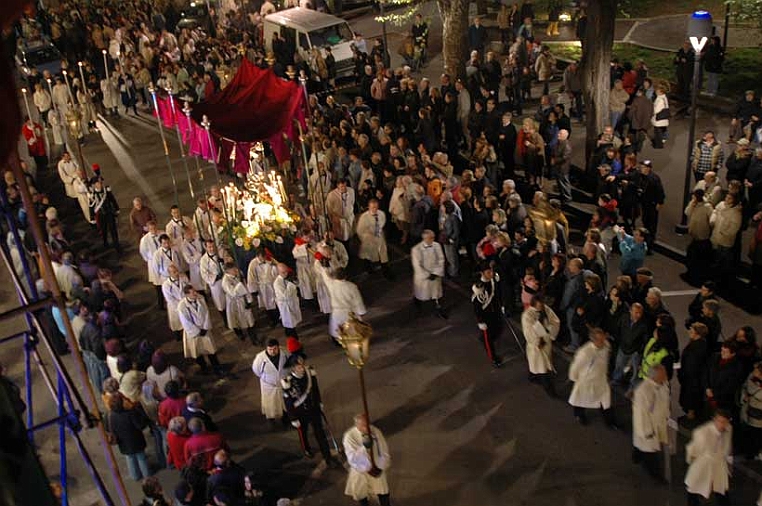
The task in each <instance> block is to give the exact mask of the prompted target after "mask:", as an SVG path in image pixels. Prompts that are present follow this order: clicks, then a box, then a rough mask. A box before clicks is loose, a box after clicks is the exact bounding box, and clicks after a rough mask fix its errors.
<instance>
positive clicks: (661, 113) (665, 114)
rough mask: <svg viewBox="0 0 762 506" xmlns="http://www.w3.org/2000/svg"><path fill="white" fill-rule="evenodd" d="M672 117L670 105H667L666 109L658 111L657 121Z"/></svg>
mask: <svg viewBox="0 0 762 506" xmlns="http://www.w3.org/2000/svg"><path fill="white" fill-rule="evenodd" d="M671 117H672V113H671V112H669V107H665V108H664V109H662V110H661V111H659V112H657V113H656V121H661V120H664V119H670V118H671Z"/></svg>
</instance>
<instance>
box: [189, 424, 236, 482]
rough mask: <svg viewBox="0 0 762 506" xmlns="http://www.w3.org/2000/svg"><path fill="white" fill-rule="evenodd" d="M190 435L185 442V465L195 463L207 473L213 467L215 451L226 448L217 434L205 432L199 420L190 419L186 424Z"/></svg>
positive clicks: (204, 427)
mask: <svg viewBox="0 0 762 506" xmlns="http://www.w3.org/2000/svg"><path fill="white" fill-rule="evenodd" d="M188 430H189V431H190V433H191V436H190V438H189V439H188V441H186V442H185V463H186V464H190V463H191V462H195V463H197V464H198V466H199V467H201V468H202V469H205V470H207V471H209V470H211V469H212V466H213V465H214V454H215V453H217V450H227V449H228V446H227V443H225V440H224V439H223V438H222V434H220V433H219V432H207V431H206V426H205V425H204V422H202V421H201V419H200V418H191V419H190V421H189V422H188Z"/></svg>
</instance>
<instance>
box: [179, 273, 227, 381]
mask: <svg viewBox="0 0 762 506" xmlns="http://www.w3.org/2000/svg"><path fill="white" fill-rule="evenodd" d="M183 291H184V292H185V297H183V298H182V300H181V301H180V302H179V303H178V304H177V313H178V315H179V316H180V324H181V325H182V326H183V355H184V356H185V358H193V359H195V360H196V363H197V364H198V365H199V367H201V372H207V371H208V370H209V367H208V366H207V364H206V359H205V358H204V357H208V359H209V363H210V364H211V366H212V368H213V370H214V372H215V373H216V374H217V375H218V376H223V375H224V371H223V369H222V366H221V365H220V361H219V360H218V359H217V347H216V346H215V345H214V336H213V335H212V323H211V321H210V319H209V308H208V307H207V305H206V301H205V300H204V298H203V297H200V296H199V295H198V292H196V290H194V289H193V287H192V286H191V285H185V288H184V289H183Z"/></svg>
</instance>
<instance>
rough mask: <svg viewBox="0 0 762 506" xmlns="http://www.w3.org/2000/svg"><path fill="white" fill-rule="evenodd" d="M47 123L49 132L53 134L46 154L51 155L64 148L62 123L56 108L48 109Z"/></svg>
mask: <svg viewBox="0 0 762 506" xmlns="http://www.w3.org/2000/svg"><path fill="white" fill-rule="evenodd" d="M48 123H50V132H51V133H52V134H53V145H52V146H50V153H48V155H49V156H51V157H53V156H55V154H56V153H59V152H63V150H64V125H62V124H61V120H60V119H59V116H58V111H57V110H55V109H51V110H49V111H48Z"/></svg>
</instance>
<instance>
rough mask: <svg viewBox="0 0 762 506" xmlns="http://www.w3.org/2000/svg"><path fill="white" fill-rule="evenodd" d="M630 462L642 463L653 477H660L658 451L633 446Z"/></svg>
mask: <svg viewBox="0 0 762 506" xmlns="http://www.w3.org/2000/svg"><path fill="white" fill-rule="evenodd" d="M632 462H633V464H643V467H645V468H646V471H648V474H650V475H651V476H653V477H654V478H657V479H662V473H661V469H662V468H661V466H660V463H661V460H660V459H659V452H643V451H640V450H638V449H637V448H635V447H633V448H632Z"/></svg>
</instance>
